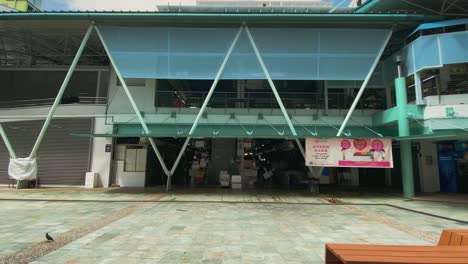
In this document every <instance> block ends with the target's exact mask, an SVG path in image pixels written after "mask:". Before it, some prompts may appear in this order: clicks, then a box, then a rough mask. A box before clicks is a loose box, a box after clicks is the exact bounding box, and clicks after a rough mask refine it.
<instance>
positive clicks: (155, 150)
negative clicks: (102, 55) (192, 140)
mask: <svg viewBox="0 0 468 264" xmlns="http://www.w3.org/2000/svg"><path fill="white" fill-rule="evenodd" d="M94 28H95V29H96V32H97V34H98V36H99V39H100V40H101V42H102V45H103V46H104V49H105V50H106V53H107V56H108V57H109V60H110V61H111V64H112V66H113V67H114V70H115V73H116V74H117V77H118V78H119V80H120V83H121V84H122V87H123V89H124V91H125V93H126V94H127V97H128V100H129V101H130V104H131V105H132V108H133V111H135V114H136V116H137V118H138V120H139V121H140V124H141V126H142V127H143V131H144V133H145V134H146V135H148V140H149V141H150V143H151V146H152V147H153V150H154V152H155V153H156V157H157V158H158V160H159V162H160V163H161V167H162V168H163V170H164V172H165V173H166V175H167V176H168V177H170V171H169V170H168V169H167V166H166V163H165V162H164V159H163V158H162V156H161V153H160V152H159V149H158V146H157V145H156V142H155V141H154V139H153V138H152V137H151V136H150V130H149V128H148V126H147V125H146V123H145V120H144V119H143V116H142V115H141V112H140V109H139V108H138V106H137V105H136V103H135V100H134V99H133V96H132V94H131V93H130V90H129V89H128V86H127V83H126V82H125V79H124V78H123V76H122V74H121V73H120V70H119V68H118V67H117V64H116V63H115V60H114V58H113V57H112V54H111V52H110V50H109V47H108V46H107V43H106V42H105V41H104V38H103V37H102V34H101V31H99V28H98V27H97V26H95V27H94Z"/></svg>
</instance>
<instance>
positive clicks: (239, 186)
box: [231, 183, 242, 190]
mask: <svg viewBox="0 0 468 264" xmlns="http://www.w3.org/2000/svg"><path fill="white" fill-rule="evenodd" d="M231 188H232V189H237V190H239V189H242V184H240V183H233V184H231Z"/></svg>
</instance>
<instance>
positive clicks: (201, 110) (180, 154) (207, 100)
mask: <svg viewBox="0 0 468 264" xmlns="http://www.w3.org/2000/svg"><path fill="white" fill-rule="evenodd" d="M242 30H243V27H240V28H239V31H238V32H237V34H236V36H235V38H234V40H233V41H232V43H231V46H230V47H229V49H228V51H227V53H226V56H225V57H224V60H223V62H222V63H221V66H220V67H219V70H218V73H217V74H216V77H215V79H214V81H213V84H211V87H210V90H209V91H208V94H207V95H206V98H205V100H204V101H203V104H202V106H201V108H200V111H199V112H198V114H197V117H196V118H195V121H194V122H193V124H192V127H191V128H190V131H189V135H188V137H187V139H185V142H184V144H183V145H182V148H181V150H180V152H179V155H177V158H176V160H175V162H174V165H173V166H172V169H171V171H170V175H169V177H168V178H167V184H166V190H169V189H170V182H171V180H170V178H171V177H172V175H173V174H174V172H175V170H176V168H177V166H178V165H179V162H180V160H181V158H182V156H183V155H184V153H185V150H186V149H187V145H188V143H189V142H190V140H191V139H192V135H193V134H194V133H195V130H196V129H197V126H198V123H199V122H200V118H201V117H202V116H203V113H204V112H205V110H206V107H207V106H208V103H209V101H210V99H211V96H213V93H214V91H215V89H216V86H217V85H218V82H219V80H220V79H221V77H222V76H223V73H224V69H226V64H227V62H228V60H229V58H230V57H231V54H232V52H233V51H234V48H235V46H236V44H237V41H238V40H239V37H240V35H241V33H242Z"/></svg>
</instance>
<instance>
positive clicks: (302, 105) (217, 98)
mask: <svg viewBox="0 0 468 264" xmlns="http://www.w3.org/2000/svg"><path fill="white" fill-rule="evenodd" d="M207 94H208V91H206V92H205V91H203V92H198V91H180V92H177V93H176V92H174V91H157V92H156V101H155V106H156V107H185V108H187V107H200V106H201V105H202V104H203V101H204V100H205V98H206V95H207ZM279 95H280V97H281V100H282V101H283V104H284V106H285V107H286V108H287V109H324V108H325V96H324V94H323V93H304V92H297V93H293V92H287V93H284V92H283V93H282V92H280V93H279ZM353 99H354V98H353V97H349V96H347V95H346V94H344V93H329V94H328V108H329V109H345V108H348V107H349V106H350V105H351V103H352V102H353ZM182 100H183V101H182ZM384 106H385V105H384V98H382V97H381V96H375V95H373V94H367V96H366V94H364V96H363V98H362V100H361V101H360V103H359V105H358V107H357V108H358V109H384ZM208 107H212V108H278V107H279V106H278V103H277V101H276V98H275V97H274V95H273V93H272V92H271V91H268V92H245V93H244V94H243V95H238V94H237V93H236V92H215V93H214V94H213V96H212V97H211V100H210V102H209V104H208Z"/></svg>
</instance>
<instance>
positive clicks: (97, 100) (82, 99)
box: [0, 96, 107, 109]
mask: <svg viewBox="0 0 468 264" xmlns="http://www.w3.org/2000/svg"><path fill="white" fill-rule="evenodd" d="M54 100H55V98H42V99H30V100H15V101H3V102H1V101H0V109H7V108H24V107H37V106H47V105H52V104H53V103H54ZM106 103H107V97H89V96H78V97H65V98H62V100H61V102H60V104H62V105H65V104H66V105H68V104H98V105H105V104H106Z"/></svg>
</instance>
